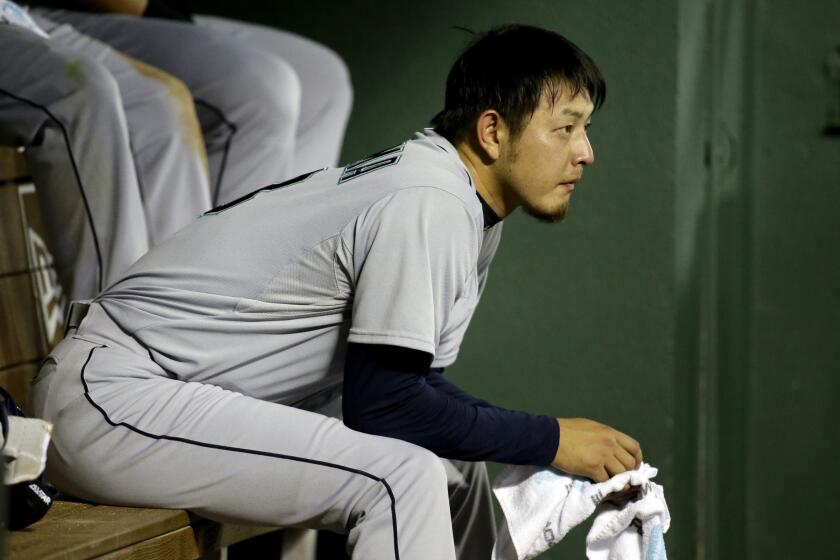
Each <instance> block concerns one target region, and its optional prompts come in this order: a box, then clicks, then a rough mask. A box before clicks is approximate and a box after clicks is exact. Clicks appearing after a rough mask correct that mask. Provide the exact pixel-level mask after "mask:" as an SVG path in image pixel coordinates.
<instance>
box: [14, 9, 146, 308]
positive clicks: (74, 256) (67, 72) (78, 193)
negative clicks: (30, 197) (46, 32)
mask: <svg viewBox="0 0 840 560" xmlns="http://www.w3.org/2000/svg"><path fill="white" fill-rule="evenodd" d="M0 52H2V53H3V56H2V57H0V143H3V144H7V145H11V146H25V147H26V156H27V159H28V161H29V165H30V168H31V171H32V175H33V177H34V180H35V182H36V184H37V185H38V193H39V196H40V199H41V201H42V202H41V209H42V212H43V216H44V222H45V227H46V230H47V235H48V240H47V241H48V244H49V246H50V248H51V251H52V253H53V255H54V258H55V267H56V270H57V272H58V274H59V278H60V280H61V283H62V285H63V286H64V287H65V289H66V290H67V291H68V292H69V295H70V297H71V298H88V297H92V296H94V295H95V294H97V293H98V292H99V291H100V290H101V289H102V288H104V287H105V286H107V285H108V284H109V283H111V282H113V281H114V280H116V279H118V278H119V277H120V276H122V274H123V273H124V272H125V270H126V269H127V268H128V267H129V265H131V263H133V262H134V261H135V260H136V259H137V258H138V257H139V256H140V255H142V254H143V253H145V252H146V251H147V250H148V234H147V229H146V223H145V219H144V215H143V206H142V203H141V198H140V190H139V186H138V183H137V176H136V174H135V172H134V163H133V161H132V155H131V151H130V150H129V144H130V142H129V136H128V123H127V122H126V118H125V113H124V111H123V107H122V105H121V102H120V96H119V88H118V86H117V82H116V80H115V79H114V76H113V75H112V74H111V73H110V72H109V71H108V70H107V68H106V66H105V64H104V63H103V60H102V59H99V60H97V59H94V58H90V57H85V56H80V55H78V54H77V53H75V52H73V51H72V50H70V49H67V48H65V47H63V46H62V44H61V41H53V40H45V39H43V38H41V37H39V36H37V35H35V34H34V33H31V32H30V31H27V30H25V29H22V28H18V27H15V26H11V25H0Z"/></svg>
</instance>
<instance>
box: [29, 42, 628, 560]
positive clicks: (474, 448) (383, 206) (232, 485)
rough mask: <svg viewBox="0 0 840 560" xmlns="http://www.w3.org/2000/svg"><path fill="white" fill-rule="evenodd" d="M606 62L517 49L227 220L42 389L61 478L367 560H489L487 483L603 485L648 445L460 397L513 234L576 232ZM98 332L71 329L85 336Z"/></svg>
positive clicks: (503, 51)
mask: <svg viewBox="0 0 840 560" xmlns="http://www.w3.org/2000/svg"><path fill="white" fill-rule="evenodd" d="M604 91H605V89H604V82H603V78H602V77H601V74H600V72H599V71H598V68H597V67H596V66H595V64H594V62H593V61H592V60H591V59H590V58H589V57H588V56H587V55H586V54H585V53H583V52H582V51H581V50H580V49H578V48H577V47H576V46H574V45H573V44H572V43H570V42H569V41H568V40H566V39H565V38H563V37H562V36H560V35H557V34H556V33H553V32H549V31H545V30H541V29H537V28H533V27H527V26H506V27H502V28H498V29H495V30H492V31H490V32H488V33H485V34H483V35H481V36H479V37H478V38H477V39H476V40H475V41H474V42H473V43H472V44H471V45H470V46H469V47H468V48H467V49H466V50H465V51H464V52H463V53H462V55H461V56H460V58H459V59H458V61H456V63H455V65H454V67H453V69H452V71H451V72H450V75H449V78H448V81H447V92H446V106H445V108H444V110H443V112H441V113H440V114H439V115H438V116H437V117H435V119H434V124H435V129H434V130H432V129H427V130H425V131H423V132H420V133H418V134H417V135H416V136H415V137H414V138H412V139H411V140H408V141H406V142H404V143H402V144H400V145H397V146H393V147H391V148H389V149H386V150H383V151H381V152H379V153H377V154H374V155H372V156H371V157H369V158H366V159H364V160H362V161H359V162H356V163H353V164H350V165H348V166H346V167H344V168H340V169H323V170H320V171H313V172H310V173H307V174H305V175H302V176H300V177H298V178H296V179H294V180H290V181H287V182H286V183H282V184H277V185H272V186H268V187H265V188H263V189H260V190H258V191H256V192H253V193H251V194H249V195H247V196H244V197H242V198H240V199H238V200H235V201H231V202H230V203H228V204H225V205H223V206H220V207H217V208H215V209H214V210H212V211H210V212H208V213H207V214H206V215H205V216H203V217H202V218H200V219H199V220H197V221H196V222H195V223H193V224H192V225H190V226H188V227H187V228H185V229H183V230H182V231H180V232H179V233H178V234H176V235H175V236H174V237H172V238H170V239H169V240H168V241H167V242H164V243H163V244H161V245H159V246H157V247H155V248H154V249H152V250H151V251H150V252H149V253H147V254H146V255H145V256H144V257H143V258H141V259H140V260H139V261H138V262H137V263H136V264H135V265H134V266H133V267H132V268H131V269H130V270H129V271H128V273H127V274H126V275H125V276H124V278H123V279H122V280H120V281H119V282H117V283H116V284H114V285H113V286H111V287H110V288H109V289H108V290H107V291H105V292H104V293H103V294H102V295H100V296H99V297H98V298H97V299H96V300H94V301H93V303H92V304H90V306H89V308H87V309H86V310H85V308H84V307H81V306H76V307H75V308H74V310H76V311H79V312H78V313H77V314H76V315H77V316H78V317H81V316H84V318H83V319H82V320H81V322H80V324H78V328H77V329H76V330H71V334H70V335H68V337H67V338H66V339H65V340H64V341H63V342H62V343H61V344H59V345H58V346H57V347H56V349H55V350H54V351H53V353H52V354H51V355H50V357H49V358H48V359H47V361H46V362H45V364H44V366H43V368H42V369H41V371H40V373H39V375H38V376H37V378H36V379H35V380H34V382H33V407H34V411H33V412H34V413H35V414H37V415H38V416H41V417H43V418H46V419H48V420H51V421H53V422H55V424H56V429H55V433H54V434H53V441H52V443H51V447H50V450H49V460H48V467H47V469H48V477H49V479H50V481H51V482H53V483H54V484H56V485H57V486H58V487H59V488H60V489H62V490H63V491H65V492H69V493H71V494H73V495H76V496H80V497H82V498H85V499H88V500H93V501H98V502H106V503H112V504H128V505H137V506H159V507H173V508H186V509H190V510H192V511H195V512H197V513H199V514H201V515H204V516H207V517H210V518H215V519H222V520H231V519H233V520H239V521H246V522H251V523H260V524H273V525H280V526H306V527H315V528H320V529H330V530H333V531H336V532H340V533H346V534H348V550H349V551H350V552H351V554H352V556H353V558H356V559H366V560H370V559H374V560H376V559H395V558H401V559H403V560H405V559H429V558H434V559H452V558H456V557H459V558H487V557H488V556H489V554H490V550H491V548H492V544H493V536H494V533H495V528H494V524H493V515H492V508H491V503H490V497H489V496H490V493H489V488H488V482H487V474H486V470H485V468H484V464H483V463H482V461H485V460H493V461H499V462H506V463H516V464H535V465H554V466H555V467H558V468H561V469H564V470H566V471H568V472H572V473H576V474H581V475H584V476H589V477H591V478H593V479H595V480H604V479H606V478H607V477H609V476H611V475H614V474H616V473H618V472H622V471H624V470H626V469H630V468H633V467H634V466H636V465H638V463H639V462H640V461H641V459H642V456H641V451H640V448H639V444H638V443H637V442H636V441H635V440H633V439H632V438H630V437H628V436H626V435H624V434H622V433H620V432H618V431H616V430H614V429H612V428H610V427H607V426H604V425H602V424H598V423H597V422H593V421H590V420H585V419H557V418H555V417H553V416H542V415H533V414H528V413H525V412H518V411H510V410H505V409H502V408H498V407H496V406H493V405H492V404H490V403H488V402H485V401H482V400H479V399H477V398H475V397H473V396H471V395H469V394H467V393H466V392H464V391H463V390H461V389H459V388H458V387H456V386H455V385H453V384H452V383H451V382H449V381H448V380H447V379H446V377H445V376H444V375H443V370H444V368H446V367H447V366H449V365H450V364H452V363H453V362H454V361H455V359H456V357H457V355H458V348H459V345H460V343H461V339H462V337H463V335H464V332H465V330H466V329H467V325H468V323H469V321H470V318H471V316H472V313H473V310H474V309H475V306H476V304H477V302H478V299H479V297H480V294H481V291H482V288H483V286H484V285H485V282H486V280H487V274H488V268H489V265H490V262H491V260H492V259H493V255H494V253H495V251H496V248H497V246H498V243H499V240H500V235H501V230H502V223H501V218H504V217H505V216H507V215H508V214H510V213H511V212H512V211H513V210H514V209H515V208H517V207H520V206H521V207H523V208H524V209H525V210H526V211H528V212H529V213H531V214H533V215H535V216H537V217H538V218H540V219H544V220H548V221H558V220H560V219H561V218H562V217H563V215H564V214H565V212H566V209H567V207H568V203H569V198H570V196H571V193H572V190H573V189H574V186H575V184H576V183H577V182H578V181H579V180H580V179H581V177H582V172H583V169H584V167H585V166H587V165H590V164H592V163H593V161H594V159H593V158H594V156H593V152H592V148H591V146H590V144H589V141H588V139H587V136H586V129H587V127H588V125H589V122H590V119H591V116H592V113H593V111H594V109H595V108H596V107H597V106H598V105H600V103H601V102H602V101H603V98H604ZM76 323H77V321H73V322H72V325H75V324H76Z"/></svg>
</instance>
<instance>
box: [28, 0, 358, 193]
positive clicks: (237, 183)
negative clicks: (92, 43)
mask: <svg viewBox="0 0 840 560" xmlns="http://www.w3.org/2000/svg"><path fill="white" fill-rule="evenodd" d="M35 1H36V3H40V4H52V5H55V4H56V2H45V1H43V0H41V1H40V2H39V1H38V0H35ZM59 4H63V5H65V6H70V7H73V6H75V5H79V6H84V7H90V6H91V5H92V6H93V7H96V8H99V9H102V10H111V11H129V12H132V13H134V14H142V13H144V12H145V11H146V10H150V11H151V13H152V14H153V15H156V16H161V15H169V16H170V17H169V18H168V19H162V18H161V17H136V16H132V15H125V14H122V13H104V12H96V13H93V12H81V11H69V10H64V9H60V10H56V9H47V8H37V9H36V10H35V13H36V14H39V15H41V16H43V17H46V18H48V19H51V20H53V21H58V22H62V23H67V24H70V25H72V26H73V27H74V28H75V29H76V30H78V31H79V32H81V33H84V34H86V35H88V36H90V37H93V38H95V39H97V40H99V41H102V42H103V43H106V44H108V45H109V46H111V47H113V48H114V49H116V50H118V51H120V52H122V53H125V54H127V55H129V56H131V57H133V58H135V59H138V60H141V61H143V62H145V63H147V64H149V65H152V66H154V67H156V68H160V69H161V70H163V71H165V72H167V73H169V74H171V75H172V76H175V77H176V78H178V79H179V80H181V81H182V82H183V83H184V84H185V85H186V86H187V88H189V90H190V92H191V93H192V95H193V97H194V99H195V104H196V110H197V114H198V119H199V122H200V124H201V128H202V132H203V136H204V142H205V146H206V148H207V154H208V158H209V163H210V173H211V181H212V189H213V202H214V203H215V204H223V203H226V202H229V201H231V200H234V199H236V198H238V197H240V196H242V195H244V194H247V193H249V192H250V191H252V190H253V189H255V188H259V187H262V186H264V185H267V184H270V183H278V182H280V181H284V180H286V179H288V178H289V177H293V176H296V175H299V174H301V173H303V172H306V171H311V170H312V169H317V168H319V167H323V166H327V165H329V166H331V165H336V164H337V163H338V156H339V152H340V149H341V143H342V140H343V137H344V130H345V127H346V125H347V119H348V118H349V115H350V109H351V105H352V88H351V85H350V77H349V73H348V71H347V67H346V66H345V64H344V62H343V61H342V60H341V58H339V57H338V56H337V55H336V54H335V53H333V52H332V51H330V50H329V49H327V48H326V47H324V46H322V45H319V44H317V43H315V42H314V41H310V40H308V39H306V38H304V37H300V36H298V35H294V34H292V33H288V32H285V31H281V30H277V29H271V28H268V27H264V26H259V25H255V24H248V23H243V22H236V21H232V20H228V19H223V18H218V17H212V16H198V15H196V16H193V15H191V14H189V13H188V12H186V11H183V10H182V9H181V8H180V7H179V5H178V3H174V4H173V6H171V7H170V6H168V5H167V4H165V3H163V2H145V1H143V0H140V1H130V0H129V1H126V0H96V1H94V2H90V1H88V2H80V1H76V2H73V1H68V2H62V3H59ZM162 8H165V11H164V10H162ZM175 18H181V19H175ZM193 20H194V21H193Z"/></svg>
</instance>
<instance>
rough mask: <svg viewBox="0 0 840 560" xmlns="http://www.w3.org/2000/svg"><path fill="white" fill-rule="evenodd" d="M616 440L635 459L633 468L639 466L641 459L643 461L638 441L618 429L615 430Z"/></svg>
mask: <svg viewBox="0 0 840 560" xmlns="http://www.w3.org/2000/svg"><path fill="white" fill-rule="evenodd" d="M616 441H618V444H619V445H620V446H621V447H623V448H624V449H625V450H626V451H627V452H628V453H629V454H630V455H632V456H633V458H634V459H635V460H636V464H635V465H634V468H638V467H639V466H641V464H642V461H644V456H643V455H642V446H641V445H639V442H638V441H636V440H635V439H633V438H631V437H630V436H628V435H627V434H622V433H621V432H619V431H616Z"/></svg>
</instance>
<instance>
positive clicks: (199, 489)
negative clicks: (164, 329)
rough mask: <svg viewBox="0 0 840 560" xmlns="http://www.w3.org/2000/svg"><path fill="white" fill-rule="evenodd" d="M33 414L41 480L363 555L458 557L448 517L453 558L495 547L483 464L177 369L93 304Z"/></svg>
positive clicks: (46, 376)
mask: <svg viewBox="0 0 840 560" xmlns="http://www.w3.org/2000/svg"><path fill="white" fill-rule="evenodd" d="M324 412H325V413H328V411H327V410H324ZM32 413H33V414H34V415H37V416H39V417H42V418H45V419H47V420H50V421H52V422H54V423H55V431H54V433H53V439H52V443H51V445H50V450H49V457H48V462H47V477H48V479H49V480H50V481H51V482H52V483H54V484H56V485H57V486H58V487H59V488H60V489H61V490H63V491H65V492H68V493H70V494H73V495H76V496H78V497H81V498H84V499H88V500H92V501H97V502H103V503H109V504H117V505H132V506H151V507H171V508H185V509H189V510H192V511H194V512H196V513H198V514H200V515H203V516H206V517H208V518H211V519H217V520H222V521H228V520H231V521H240V522H248V523H256V524H266V525H278V526H302V527H312V528H319V529H330V530H333V531H336V532H340V533H346V534H348V548H349V549H350V551H351V554H352V556H353V558H354V559H365V560H377V559H394V558H401V559H403V560H408V559H424V560H426V559H429V558H434V559H436V560H437V559H447V558H449V559H452V558H455V557H456V545H455V543H454V540H453V526H454V527H455V529H456V531H457V537H458V549H459V553H458V557H459V558H470V559H471V558H476V559H478V558H488V557H489V556H490V551H491V549H492V543H493V535H494V532H495V531H494V526H493V510H492V504H491V499H490V493H489V486H488V481H487V474H486V470H485V469H484V466H483V464H469V463H459V462H447V461H442V460H441V459H439V458H438V457H437V456H435V455H434V454H432V453H431V452H429V451H427V450H425V449H423V448H421V447H417V446H415V445H412V444H410V443H406V442H403V441H400V440H396V439H391V438H384V437H378V436H371V435H367V434H362V433H359V432H355V431H352V430H350V429H348V428H347V427H345V426H344V424H343V423H342V422H341V421H340V420H338V419H335V418H333V417H330V416H328V415H327V414H321V413H319V412H318V411H307V410H302V409H299V408H294V407H290V406H284V405H279V404H274V403H270V402H266V401H262V400H259V399H255V398H252V397H248V396H244V395H242V394H240V393H235V392H231V391H227V390H224V389H222V388H220V387H217V386H214V385H208V384H201V383H195V382H185V381H182V380H178V379H175V378H173V377H172V376H170V375H168V374H167V373H166V372H165V371H164V370H162V369H161V368H160V367H158V366H157V365H156V364H155V363H154V362H153V361H152V360H151V359H150V357H149V354H148V352H147V351H146V350H145V349H144V348H143V347H142V346H140V345H139V344H138V343H137V342H136V341H135V340H134V339H133V338H131V337H129V336H128V335H126V334H124V333H122V332H121V331H120V330H119V329H118V328H117V327H116V325H115V324H114V323H113V322H112V321H111V320H110V319H109V318H108V317H107V315H106V314H105V312H104V311H103V310H102V308H101V307H100V306H98V305H96V304H94V305H93V306H92V307H91V310H90V312H89V313H88V316H87V317H86V318H85V320H84V321H83V323H82V325H81V326H80V328H79V330H78V331H77V332H75V334H73V335H71V336H69V337H68V338H67V339H65V340H64V341H63V342H62V343H61V344H59V345H58V346H57V347H56V349H55V350H54V351H53V353H52V354H51V355H50V357H49V358H48V359H47V361H46V362H45V365H44V367H43V368H42V370H41V372H40V373H39V375H38V376H37V378H36V379H35V381H34V382H33V388H32ZM450 500H451V504H452V508H451V510H450ZM450 512H451V513H450Z"/></svg>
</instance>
